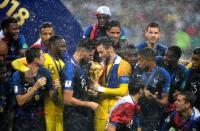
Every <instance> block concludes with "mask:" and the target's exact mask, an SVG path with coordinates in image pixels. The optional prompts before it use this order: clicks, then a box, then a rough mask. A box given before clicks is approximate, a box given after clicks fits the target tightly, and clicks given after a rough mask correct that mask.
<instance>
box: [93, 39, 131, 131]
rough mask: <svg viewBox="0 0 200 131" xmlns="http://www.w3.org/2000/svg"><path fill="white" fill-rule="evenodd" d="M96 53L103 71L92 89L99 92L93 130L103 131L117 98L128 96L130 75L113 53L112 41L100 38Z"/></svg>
mask: <svg viewBox="0 0 200 131" xmlns="http://www.w3.org/2000/svg"><path fill="white" fill-rule="evenodd" d="M97 52H98V53H99V56H100V58H101V60H102V61H103V63H102V64H103V66H104V67H103V68H104V71H103V73H102V76H101V77H100V80H99V82H98V81H95V82H94V83H93V88H94V89H95V90H96V91H97V92H99V99H98V103H99V105H100V106H99V108H98V109H97V111H96V112H95V130H97V131H102V130H105V127H106V123H107V121H108V114H109V113H110V110H111V108H112V106H113V105H114V104H115V103H116V101H117V100H118V98H119V97H121V96H125V95H127V94H128V82H129V78H130V75H131V66H130V64H129V63H128V62H127V61H125V60H123V59H122V58H121V57H120V56H118V55H117V54H116V53H115V50H114V48H113V41H112V40H111V39H109V38H102V39H100V40H99V41H98V42H97Z"/></svg>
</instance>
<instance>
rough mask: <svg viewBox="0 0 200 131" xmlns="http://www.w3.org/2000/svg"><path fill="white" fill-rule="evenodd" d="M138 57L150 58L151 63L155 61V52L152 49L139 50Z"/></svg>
mask: <svg viewBox="0 0 200 131" xmlns="http://www.w3.org/2000/svg"><path fill="white" fill-rule="evenodd" d="M138 55H142V56H144V57H145V58H150V59H152V60H153V61H155V58H156V52H155V50H154V49H152V48H148V47H146V48H143V49H141V50H140V51H139V52H138Z"/></svg>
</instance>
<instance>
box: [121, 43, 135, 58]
mask: <svg viewBox="0 0 200 131" xmlns="http://www.w3.org/2000/svg"><path fill="white" fill-rule="evenodd" d="M118 54H119V55H121V56H122V57H124V56H125V55H127V54H129V55H134V56H137V51H136V48H135V46H134V45H128V46H126V47H124V48H122V49H121V50H120V51H119V53H118Z"/></svg>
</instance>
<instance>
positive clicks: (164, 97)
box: [132, 48, 171, 131]
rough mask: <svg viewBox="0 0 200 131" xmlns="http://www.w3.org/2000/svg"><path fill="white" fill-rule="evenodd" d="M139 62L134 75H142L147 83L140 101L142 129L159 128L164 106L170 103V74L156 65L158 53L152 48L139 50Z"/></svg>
mask: <svg viewBox="0 0 200 131" xmlns="http://www.w3.org/2000/svg"><path fill="white" fill-rule="evenodd" d="M137 64H138V65H137V66H136V67H135V69H134V72H133V75H132V77H133V78H136V77H140V78H141V79H142V80H143V81H144V82H145V85H146V90H145V96H144V97H142V98H141V100H140V101H139V104H140V105H141V115H140V122H141V123H140V124H141V129H142V130H143V131H149V130H158V129H159V122H160V116H161V115H162V112H163V110H162V108H164V106H166V105H167V104H168V94H169V90H170V83H171V79H170V75H169V73H168V72H167V71H166V70H165V69H164V68H162V67H159V66H156V54H155V51H154V50H153V49H151V48H144V49H142V50H141V51H139V53H138V63H137Z"/></svg>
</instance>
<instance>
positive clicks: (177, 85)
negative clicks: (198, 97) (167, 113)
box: [156, 46, 188, 103]
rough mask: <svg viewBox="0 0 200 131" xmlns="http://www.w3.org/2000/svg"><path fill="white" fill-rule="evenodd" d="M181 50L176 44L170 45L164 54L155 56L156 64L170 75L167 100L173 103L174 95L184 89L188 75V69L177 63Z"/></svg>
mask: <svg viewBox="0 0 200 131" xmlns="http://www.w3.org/2000/svg"><path fill="white" fill-rule="evenodd" d="M181 54H182V51H181V49H180V47H178V46H170V47H169V48H168V50H167V52H166V53H165V56H164V57H162V56H157V57H156V63H157V65H158V66H161V67H163V68H165V69H166V70H167V71H168V72H169V74H170V77H171V84H170V85H171V86H170V93H169V102H170V103H174V97H175V96H176V94H177V93H178V92H180V91H184V90H185V84H186V80H187V77H188V69H187V68H186V67H185V66H184V65H182V64H179V63H178V61H179V59H180V57H181Z"/></svg>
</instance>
